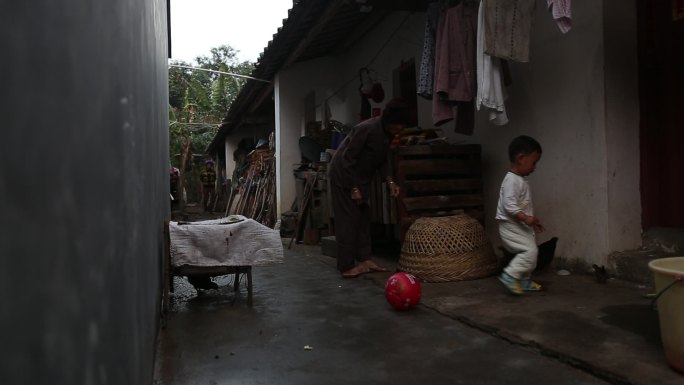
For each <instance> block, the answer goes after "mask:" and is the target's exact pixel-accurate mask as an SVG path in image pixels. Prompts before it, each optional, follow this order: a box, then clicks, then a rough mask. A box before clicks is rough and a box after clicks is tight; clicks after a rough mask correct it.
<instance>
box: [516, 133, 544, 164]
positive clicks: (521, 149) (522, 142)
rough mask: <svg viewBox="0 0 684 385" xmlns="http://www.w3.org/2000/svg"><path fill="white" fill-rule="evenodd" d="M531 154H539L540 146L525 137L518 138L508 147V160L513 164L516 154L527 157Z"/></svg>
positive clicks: (530, 138)
mask: <svg viewBox="0 0 684 385" xmlns="http://www.w3.org/2000/svg"><path fill="white" fill-rule="evenodd" d="M533 152H538V153H539V154H541V153H542V148H541V144H539V142H537V141H536V140H534V138H532V137H529V136H527V135H520V136H518V137H517V138H515V139H513V141H512V142H511V144H509V145H508V159H509V160H510V161H511V162H515V157H516V156H518V154H525V155H527V154H531V153H533Z"/></svg>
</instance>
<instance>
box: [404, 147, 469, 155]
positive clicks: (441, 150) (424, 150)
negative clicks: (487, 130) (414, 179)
mask: <svg viewBox="0 0 684 385" xmlns="http://www.w3.org/2000/svg"><path fill="white" fill-rule="evenodd" d="M480 152H482V146H481V145H479V144H463V145H451V144H447V145H432V146H400V147H399V148H397V150H396V154H397V155H400V156H415V155H460V154H479V153H480Z"/></svg>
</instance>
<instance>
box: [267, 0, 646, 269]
mask: <svg viewBox="0 0 684 385" xmlns="http://www.w3.org/2000/svg"><path fill="white" fill-rule="evenodd" d="M616 1H617V0H606V6H609V5H611V4H613V3H615V2H616ZM545 5H546V1H544V0H538V4H537V11H536V14H535V20H534V23H535V25H534V29H533V37H532V43H531V50H530V51H531V57H530V63H526V64H523V63H513V64H512V65H511V72H512V78H513V84H512V85H511V87H509V88H508V90H507V91H508V94H509V99H508V101H507V108H508V115H509V119H510V123H509V124H508V125H506V126H501V127H499V126H494V125H491V124H490V123H489V122H487V120H486V118H485V117H484V116H482V115H479V114H478V117H477V122H476V129H475V134H474V135H473V136H472V137H470V136H463V135H458V134H455V133H454V132H453V125H452V124H446V125H444V126H442V127H441V128H443V129H444V134H445V135H447V136H449V138H450V140H451V141H452V142H465V143H480V144H482V147H483V167H484V172H485V177H484V189H485V201H486V205H485V208H486V212H487V229H488V232H489V234H490V236H491V239H492V240H493V241H495V243H498V234H497V232H496V223H495V221H494V219H493V216H494V212H495V208H496V202H497V199H498V191H499V185H500V182H501V179H502V178H503V176H504V174H505V173H506V171H507V170H508V168H509V162H508V157H507V146H508V143H509V142H510V140H511V139H512V138H514V137H515V136H518V135H521V134H526V135H531V136H533V137H535V138H536V139H537V140H539V142H540V143H541V144H542V147H543V149H544V155H543V157H542V160H541V162H540V164H539V165H538V168H537V171H536V172H535V173H534V174H533V175H532V176H531V177H530V183H531V186H532V191H533V195H534V203H535V209H536V212H537V214H538V216H539V217H540V218H541V219H542V221H543V222H544V224H545V225H546V227H547V232H546V233H544V234H542V235H541V236H540V238H539V240H540V241H544V240H546V239H548V238H550V237H552V236H558V237H559V238H560V242H559V244H558V253H557V254H558V255H560V256H562V257H565V258H568V259H578V260H582V261H585V262H587V263H593V262H598V263H602V262H605V258H606V256H607V255H608V253H610V252H611V251H615V250H623V249H629V248H634V247H636V246H638V245H639V243H640V231H641V226H640V215H641V208H640V200H639V185H638V183H639V155H638V149H639V142H638V94H637V80H638V79H637V67H636V21H635V13H634V12H635V10H634V5H633V4H631V3H630V4H623V3H622V2H620V3H619V7H618V6H614V7H611V9H613V10H614V11H615V12H613V11H611V12H612V13H611V14H610V15H606V16H605V17H604V12H603V9H604V4H603V2H600V1H596V2H594V1H591V2H587V1H585V2H580V1H577V2H573V20H574V25H573V29H572V30H571V31H570V32H569V33H568V34H566V35H563V34H561V33H560V31H559V30H558V27H557V26H556V24H555V22H554V21H553V20H552V19H551V16H550V14H549V12H548V11H547V9H546V6H545ZM424 23H425V15H424V14H422V13H417V14H408V13H396V14H394V15H392V16H391V17H388V18H386V19H385V20H384V21H383V23H381V24H380V25H378V26H377V28H376V29H374V30H373V31H372V32H371V33H370V34H369V35H368V36H367V37H365V38H364V39H363V41H361V42H360V43H359V44H358V45H357V46H356V47H352V49H350V51H349V53H348V54H346V55H344V56H343V57H335V58H331V57H328V58H325V59H319V60H315V61H311V62H307V63H301V64H297V65H295V66H293V67H292V68H290V69H288V70H285V71H282V72H281V73H280V75H279V80H280V82H279V85H280V87H277V89H278V88H279V89H280V95H281V96H287V98H286V99H285V100H281V102H280V103H278V99H279V98H278V96H277V97H276V100H277V102H276V108H277V109H278V107H279V106H280V107H281V108H280V109H279V111H280V114H281V115H283V119H281V123H282V125H281V128H283V129H284V131H283V132H281V134H280V143H281V146H282V145H284V146H286V147H285V148H290V147H292V146H294V145H296V140H298V137H299V135H300V134H301V127H302V116H303V107H302V104H301V100H302V99H303V96H304V95H305V94H306V93H307V92H309V91H311V90H316V95H317V102H322V101H323V99H328V100H329V104H330V105H331V110H332V111H333V119H336V120H339V121H342V122H345V123H350V124H353V123H356V122H357V121H358V112H359V109H360V98H359V96H358V86H359V82H358V69H359V68H361V67H365V66H368V67H369V68H370V69H371V70H372V71H373V72H374V73H375V74H377V76H378V79H379V81H380V82H381V83H382V85H383V87H384V89H385V93H386V95H387V97H386V99H385V101H387V100H389V99H390V98H391V96H392V94H393V90H392V71H393V69H395V68H397V67H398V66H399V64H400V62H401V61H402V60H404V61H406V60H410V59H411V58H413V59H415V61H416V66H417V67H418V66H419V64H420V57H421V52H422V41H423V31H424V25H425V24H424ZM607 42H608V43H607ZM383 46H384V49H382V50H380V47H383ZM369 64H370V65H369ZM281 99H282V98H281ZM418 100H419V102H418V103H419V125H420V126H421V127H433V125H432V122H431V104H430V103H431V102H429V101H426V100H423V99H422V98H418ZM281 146H279V148H282V147H281ZM292 148H294V147H292ZM297 156H298V155H297ZM284 160H285V162H281V170H283V168H285V171H287V175H286V174H282V175H283V176H286V178H283V179H280V180H281V183H280V184H279V185H280V186H281V190H283V191H282V197H287V198H288V199H291V198H292V196H293V194H294V182H293V181H291V179H292V178H291V174H290V172H289V168H291V167H290V165H289V163H293V162H294V161H295V158H294V157H288V158H285V159H284ZM296 160H298V159H296ZM288 204H289V203H288Z"/></svg>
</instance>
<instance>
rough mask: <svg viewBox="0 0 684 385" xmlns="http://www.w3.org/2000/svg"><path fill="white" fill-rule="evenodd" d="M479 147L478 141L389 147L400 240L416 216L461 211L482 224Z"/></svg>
mask: <svg viewBox="0 0 684 385" xmlns="http://www.w3.org/2000/svg"><path fill="white" fill-rule="evenodd" d="M481 153H482V147H481V146H480V145H479V144H467V145H451V144H443V145H432V146H400V147H397V148H396V149H394V150H393V160H394V162H393V163H394V164H393V167H394V174H395V178H396V182H397V183H398V184H399V186H400V187H401V195H400V196H399V204H398V214H399V223H400V224H401V238H402V241H403V238H404V234H405V233H406V230H408V228H409V227H410V226H411V224H412V223H413V222H414V221H415V220H416V219H418V218H420V217H434V216H445V215H453V214H455V213H457V212H460V211H463V212H465V213H466V214H468V215H470V216H472V217H474V218H476V219H478V220H479V221H480V222H481V223H482V224H483V225H484V201H483V197H482V165H481Z"/></svg>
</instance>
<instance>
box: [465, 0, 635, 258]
mask: <svg viewBox="0 0 684 385" xmlns="http://www.w3.org/2000/svg"><path fill="white" fill-rule="evenodd" d="M543 3H544V2H541V1H539V2H538V4H537V11H536V15H535V25H534V29H533V35H532V43H531V58H530V63H527V64H523V63H514V64H513V65H512V68H511V71H512V77H513V85H512V86H511V87H509V88H508V93H509V99H508V101H507V108H508V112H509V118H510V123H509V124H508V125H507V126H503V127H497V126H493V125H491V124H489V123H488V122H486V121H485V120H484V119H482V116H479V120H478V124H477V129H476V134H475V136H474V137H473V138H472V139H471V140H473V141H476V142H480V143H482V144H483V151H484V154H483V156H484V160H485V175H486V177H485V191H486V201H487V206H486V207H487V211H488V215H487V217H488V219H489V221H488V230H489V233H490V234H491V235H492V239H495V240H496V239H498V237H497V236H496V231H495V229H496V223H495V221H494V220H493V219H492V217H493V213H494V211H495V207H496V206H495V205H496V200H497V194H498V186H499V183H500V180H501V178H502V177H503V175H504V173H505V171H506V169H507V167H508V161H507V159H506V147H507V144H508V142H509V141H510V140H511V139H512V138H513V137H515V136H517V135H520V134H528V135H531V136H533V137H535V138H537V139H538V140H539V141H540V143H541V144H542V146H543V148H544V155H543V157H542V160H541V162H540V164H539V165H538V168H537V171H536V172H535V173H534V174H533V175H532V176H531V177H530V183H531V185H532V191H533V194H534V203H535V210H536V212H537V214H538V215H539V217H540V218H541V219H542V221H543V223H544V224H545V225H546V227H547V232H546V233H544V234H542V235H541V236H540V241H543V240H545V239H547V238H549V237H551V236H558V237H559V238H560V242H559V244H558V255H561V256H563V257H566V258H569V259H579V260H582V261H585V262H588V263H593V262H597V263H605V258H606V256H607V255H608V253H610V252H611V251H613V250H616V249H625V248H630V247H634V246H636V245H638V243H639V241H640V238H639V232H640V223H639V216H640V209H639V195H638V194H639V192H638V178H639V168H638V112H637V111H638V97H637V94H636V90H635V87H636V84H637V74H636V69H635V67H636V46H635V43H636V42H635V29H636V24H635V23H633V22H632V21H633V4H622V3H621V7H617V8H623V11H621V12H619V15H616V16H613V17H612V19H613V20H612V21H611V22H610V23H608V24H606V22H605V21H604V12H603V4H602V2H575V3H573V22H574V24H573V29H572V30H571V31H570V32H569V33H568V34H566V35H563V34H561V33H560V32H559V30H558V29H557V26H556V25H555V23H554V22H553V21H552V20H551V18H550V16H549V14H548V12H547V10H546V9H545V8H544V7H543V5H544V4H543ZM629 9H632V12H630V11H629ZM625 10H627V11H625ZM630 14H631V15H632V16H631V17H630ZM629 23H631V24H629ZM615 28H618V29H620V30H621V31H620V32H618V33H619V34H624V35H622V36H623V38H624V39H626V40H627V41H628V43H622V44H620V48H618V46H615V45H613V44H615V40H616V38H615V37H614V38H612V39H609V40H604V32H610V33H609V35H610V34H612V35H613V36H615V34H616V32H617V30H616V29H615ZM611 31H612V32H611ZM630 39H631V40H630ZM621 66H622V68H621ZM462 138H464V137H462ZM626 208H631V209H626Z"/></svg>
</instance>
